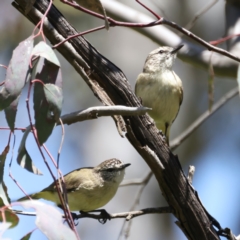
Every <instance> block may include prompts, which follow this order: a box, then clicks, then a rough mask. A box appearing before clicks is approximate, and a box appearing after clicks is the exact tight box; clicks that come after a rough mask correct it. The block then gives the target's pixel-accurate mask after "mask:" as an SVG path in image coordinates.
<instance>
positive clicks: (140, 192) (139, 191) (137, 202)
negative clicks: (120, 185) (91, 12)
mask: <svg viewBox="0 0 240 240" xmlns="http://www.w3.org/2000/svg"><path fill="white" fill-rule="evenodd" d="M152 175H153V173H152V172H151V171H150V172H149V173H148V174H147V176H146V177H145V178H144V179H143V181H142V186H141V187H140V189H139V190H138V193H137V195H136V197H135V201H134V203H133V204H132V207H131V208H130V211H133V210H134V209H135V208H136V206H137V205H138V204H139V200H140V197H141V195H142V192H143V190H144V188H145V187H146V186H147V184H148V182H149V180H150V179H151V177H152ZM128 185H130V184H128ZM125 225H126V222H123V225H122V227H121V230H120V233H119V236H118V239H120V238H121V236H122V235H123V231H124V227H125ZM131 226H132V221H131V222H129V223H128V227H127V229H126V231H125V236H129V232H130V229H131Z"/></svg>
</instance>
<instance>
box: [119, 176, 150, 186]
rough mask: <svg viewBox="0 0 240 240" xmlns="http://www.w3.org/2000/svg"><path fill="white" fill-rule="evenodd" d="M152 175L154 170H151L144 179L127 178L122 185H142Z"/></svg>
mask: <svg viewBox="0 0 240 240" xmlns="http://www.w3.org/2000/svg"><path fill="white" fill-rule="evenodd" d="M151 176H152V172H149V173H148V174H147V175H146V177H144V178H143V179H130V180H125V181H124V182H123V183H122V184H121V185H120V187H126V186H134V185H142V184H147V183H148V181H149V179H150V178H151Z"/></svg>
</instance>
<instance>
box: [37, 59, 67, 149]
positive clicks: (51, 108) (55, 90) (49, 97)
mask: <svg viewBox="0 0 240 240" xmlns="http://www.w3.org/2000/svg"><path fill="white" fill-rule="evenodd" d="M40 67H41V69H40ZM38 68H39V69H37V71H36V72H37V74H36V79H40V80H41V81H42V82H43V83H45V84H49V85H47V86H43V84H41V83H39V82H36V83H35V85H34V94H33V101H34V113H35V115H34V116H35V121H36V122H35V126H36V130H37V136H38V141H39V143H40V144H41V145H42V144H43V143H44V142H46V141H47V139H48V137H49V136H50V135H51V133H52V130H53V128H54V126H55V124H56V122H57V120H58V118H59V116H60V114H61V109H62V102H63V97H62V74H61V69H60V68H59V67H58V66H57V65H55V64H52V63H50V62H49V61H47V60H45V61H40V62H39V64H38ZM52 85H55V87H53V86H52Z"/></svg>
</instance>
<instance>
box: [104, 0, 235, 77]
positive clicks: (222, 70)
mask: <svg viewBox="0 0 240 240" xmlns="http://www.w3.org/2000/svg"><path fill="white" fill-rule="evenodd" d="M101 2H102V4H103V6H104V7H105V8H106V10H107V12H108V15H110V16H112V17H114V18H117V19H119V20H120V21H127V22H136V21H138V22H153V21H155V19H153V18H152V17H149V16H148V15H146V14H144V13H140V12H138V11H137V10H135V9H133V8H131V7H128V6H126V5H124V4H123V3H121V2H119V1H116V0H111V1H108V0H102V1H101ZM123 13H124V14H123ZM163 23H164V24H167V25H169V26H171V27H173V28H176V29H177V30H178V31H180V32H182V33H183V34H184V35H187V36H188V34H191V32H190V31H188V30H187V29H185V30H184V31H182V29H181V27H179V26H178V27H177V26H176V25H175V24H174V23H171V22H168V21H167V20H164V22H163ZM133 30H135V31H137V32H139V33H141V34H143V35H145V36H146V37H148V38H150V39H151V40H152V41H154V42H156V43H157V44H159V45H167V46H172V47H176V46H178V45H180V44H184V48H182V49H181V50H180V51H179V52H178V57H179V58H180V59H181V60H183V61H185V62H187V63H189V64H191V65H194V66H198V67H201V68H204V69H205V70H208V68H209V61H210V58H211V54H212V52H211V51H208V50H210V49H211V48H210V47H213V48H215V47H214V46H212V45H210V44H209V43H207V42H206V41H204V40H202V39H197V41H198V40H201V41H200V42H199V43H200V44H201V45H203V46H205V47H207V48H208V50H205V49H204V48H203V47H202V46H199V45H198V44H194V43H193V42H192V41H191V42H190V41H187V40H183V39H182V38H181V37H179V36H178V35H177V34H176V33H174V32H173V31H171V30H170V29H168V28H166V27H165V26H163V25H161V26H155V27H154V28H133ZM160 33H161V34H160ZM218 49H220V48H218ZM211 50H214V49H211ZM214 51H215V50H214ZM221 51H224V50H223V49H221ZM224 52H225V51H224ZM222 53H223V52H221V54H219V53H214V54H213V56H212V58H211V62H212V65H213V68H214V72H215V74H216V75H218V76H222V77H231V78H236V76H237V67H238V63H237V62H236V61H233V60H231V59H229V58H228V57H225V56H223V55H222ZM236 53H237V52H236ZM224 55H225V54H224Z"/></svg>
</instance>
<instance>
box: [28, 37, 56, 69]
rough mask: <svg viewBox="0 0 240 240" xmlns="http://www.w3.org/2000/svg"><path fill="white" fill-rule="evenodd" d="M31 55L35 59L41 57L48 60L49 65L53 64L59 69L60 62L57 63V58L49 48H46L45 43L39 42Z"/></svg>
mask: <svg viewBox="0 0 240 240" xmlns="http://www.w3.org/2000/svg"><path fill="white" fill-rule="evenodd" d="M32 55H33V56H36V57H42V58H45V59H46V60H48V61H49V62H50V63H53V64H55V65H56V66H58V67H60V62H59V61H58V58H57V56H56V55H55V53H54V51H53V50H52V48H51V47H50V46H48V45H47V44H46V43H45V42H43V41H42V42H39V43H38V44H37V45H36V46H35V47H34V49H33V51H32Z"/></svg>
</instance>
